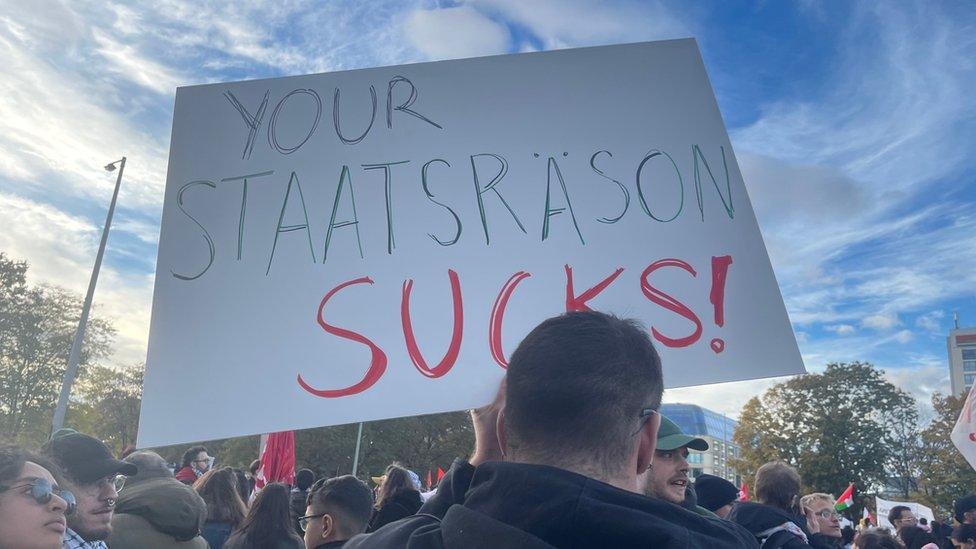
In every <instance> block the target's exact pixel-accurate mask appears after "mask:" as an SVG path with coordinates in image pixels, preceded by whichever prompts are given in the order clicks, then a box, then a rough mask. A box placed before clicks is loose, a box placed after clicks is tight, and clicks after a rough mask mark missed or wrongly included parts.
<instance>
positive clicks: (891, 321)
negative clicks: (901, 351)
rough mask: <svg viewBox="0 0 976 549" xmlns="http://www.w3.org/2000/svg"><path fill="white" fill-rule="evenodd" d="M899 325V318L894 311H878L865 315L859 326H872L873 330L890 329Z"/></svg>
mask: <svg viewBox="0 0 976 549" xmlns="http://www.w3.org/2000/svg"><path fill="white" fill-rule="evenodd" d="M900 325H901V320H899V319H898V315H897V314H894V313H878V314H875V315H870V316H866V317H864V319H863V320H861V326H864V327H865V328H872V329H874V330H890V329H892V328H894V327H896V326H900Z"/></svg>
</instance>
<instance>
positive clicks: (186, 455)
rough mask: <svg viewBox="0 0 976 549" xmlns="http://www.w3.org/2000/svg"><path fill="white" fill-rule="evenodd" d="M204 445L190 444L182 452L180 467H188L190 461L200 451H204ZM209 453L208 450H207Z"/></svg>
mask: <svg viewBox="0 0 976 549" xmlns="http://www.w3.org/2000/svg"><path fill="white" fill-rule="evenodd" d="M206 451H207V447H206V446H191V447H190V448H188V449H187V450H186V451H185V452H183V462H182V463H183V464H182V465H180V467H189V466H190V463H192V462H193V460H195V459H196V458H197V454H199V453H200V452H206ZM207 453H209V452H207Z"/></svg>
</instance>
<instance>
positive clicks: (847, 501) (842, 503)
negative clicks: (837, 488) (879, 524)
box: [834, 482, 854, 511]
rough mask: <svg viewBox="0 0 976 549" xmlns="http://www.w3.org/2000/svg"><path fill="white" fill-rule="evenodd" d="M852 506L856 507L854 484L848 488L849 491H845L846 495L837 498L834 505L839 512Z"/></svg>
mask: <svg viewBox="0 0 976 549" xmlns="http://www.w3.org/2000/svg"><path fill="white" fill-rule="evenodd" d="M852 505H854V483H853V482H852V483H851V484H850V485H849V486H848V487H847V490H844V493H843V494H841V495H840V497H839V498H837V503H835V504H834V509H837V510H838V511H843V510H844V509H847V508H848V507H851V506H852Z"/></svg>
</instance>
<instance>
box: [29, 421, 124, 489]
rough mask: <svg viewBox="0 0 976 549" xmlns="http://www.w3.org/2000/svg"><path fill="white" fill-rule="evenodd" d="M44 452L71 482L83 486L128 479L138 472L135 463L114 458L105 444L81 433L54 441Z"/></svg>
mask: <svg viewBox="0 0 976 549" xmlns="http://www.w3.org/2000/svg"><path fill="white" fill-rule="evenodd" d="M43 450H44V453H45V454H46V455H47V456H49V457H51V458H52V459H54V460H55V461H56V462H57V463H58V465H60V466H61V468H62V469H64V472H65V474H66V475H68V477H69V478H71V479H72V480H74V481H75V482H78V483H80V484H88V483H91V482H95V481H96V480H98V479H100V478H105V477H107V476H109V475H116V474H122V475H125V476H127V477H128V476H132V475H134V474H136V472H138V469H137V468H136V466H135V465H133V464H132V463H129V462H126V461H120V460H118V459H115V458H114V457H112V452H111V451H109V449H108V446H106V445H105V443H104V442H102V441H100V440H98V439H97V438H94V437H90V436H88V435H84V434H81V433H70V434H65V435H62V436H58V437H55V438H52V439H51V440H50V441H48V442H47V444H45V445H44V449H43Z"/></svg>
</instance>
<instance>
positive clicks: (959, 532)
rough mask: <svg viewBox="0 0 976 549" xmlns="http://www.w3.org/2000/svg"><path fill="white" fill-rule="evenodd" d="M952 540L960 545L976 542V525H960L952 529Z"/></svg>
mask: <svg viewBox="0 0 976 549" xmlns="http://www.w3.org/2000/svg"><path fill="white" fill-rule="evenodd" d="M951 537H952V539H954V540H956V541H958V542H959V543H966V542H968V541H970V540H976V524H966V523H964V524H960V525H959V526H956V527H955V528H953V529H952V536H951Z"/></svg>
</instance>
